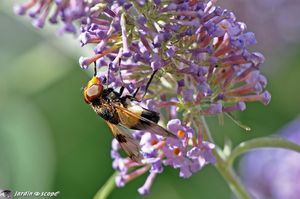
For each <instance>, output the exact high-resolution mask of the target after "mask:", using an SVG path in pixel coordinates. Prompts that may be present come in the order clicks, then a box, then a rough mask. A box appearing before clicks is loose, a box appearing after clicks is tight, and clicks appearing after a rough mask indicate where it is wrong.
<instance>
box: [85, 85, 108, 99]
mask: <svg viewBox="0 0 300 199" xmlns="http://www.w3.org/2000/svg"><path fill="white" fill-rule="evenodd" d="M102 90H103V86H102V84H100V83H99V84H88V86H87V87H86V88H85V89H84V91H83V94H84V100H85V101H86V103H92V102H93V101H94V100H96V99H98V98H99V97H100V96H101V94H102Z"/></svg>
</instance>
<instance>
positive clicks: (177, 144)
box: [111, 119, 215, 195]
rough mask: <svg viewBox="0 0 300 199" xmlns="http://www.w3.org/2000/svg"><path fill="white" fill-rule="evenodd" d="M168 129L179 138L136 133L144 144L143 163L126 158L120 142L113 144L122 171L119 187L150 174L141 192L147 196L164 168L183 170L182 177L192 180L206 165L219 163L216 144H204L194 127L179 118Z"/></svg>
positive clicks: (118, 180) (114, 154)
mask: <svg viewBox="0 0 300 199" xmlns="http://www.w3.org/2000/svg"><path fill="white" fill-rule="evenodd" d="M167 127H168V129H169V130H170V131H171V132H173V133H174V134H177V136H178V137H179V139H174V138H167V139H164V138H163V137H161V136H157V135H154V134H151V133H148V132H136V133H135V138H136V139H137V140H139V141H140V145H141V147H142V154H143V156H144V159H143V162H142V163H136V162H133V161H132V160H131V159H130V158H128V157H125V158H124V157H122V156H121V155H120V153H119V149H120V148H119V144H118V142H117V141H116V140H115V139H114V140H113V141H112V151H111V156H112V158H113V168H114V169H116V170H117V171H119V174H118V176H117V178H116V184H117V186H119V187H122V186H124V185H125V184H126V183H128V182H129V181H131V180H133V179H134V178H136V177H138V176H140V175H142V174H144V173H145V172H147V171H149V175H148V177H147V179H146V182H145V184H144V185H143V186H142V187H140V188H139V189H138V192H139V193H140V194H142V195H144V194H147V193H149V190H150V187H151V185H152V183H153V181H154V179H155V177H156V175H157V174H159V173H162V172H163V169H164V166H170V167H173V168H175V169H179V170H180V173H179V175H180V177H182V178H189V177H190V176H191V175H192V174H193V173H194V172H197V171H199V170H200V169H201V168H202V167H203V166H204V165H206V164H208V163H214V162H215V158H214V156H213V154H212V149H213V148H214V144H212V143H209V142H206V141H203V140H202V139H201V138H202V136H201V135H199V134H196V133H195V132H194V130H193V129H192V128H191V127H189V126H186V125H184V124H182V123H181V121H180V120H179V119H173V120H170V121H169V122H168V125H167Z"/></svg>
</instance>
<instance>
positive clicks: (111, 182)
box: [93, 172, 118, 199]
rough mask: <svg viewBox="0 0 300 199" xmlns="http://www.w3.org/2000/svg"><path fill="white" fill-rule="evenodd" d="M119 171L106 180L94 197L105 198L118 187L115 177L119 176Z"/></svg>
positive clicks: (96, 198)
mask: <svg viewBox="0 0 300 199" xmlns="http://www.w3.org/2000/svg"><path fill="white" fill-rule="evenodd" d="M117 174H118V173H117V172H114V173H113V174H112V175H111V176H110V177H109V179H108V180H107V181H106V182H105V184H104V185H103V186H102V187H101V189H99V191H98V192H97V193H96V195H95V196H94V198H93V199H105V198H107V197H108V196H109V194H110V193H111V192H112V191H113V190H114V188H115V187H116V183H115V179H116V176H117Z"/></svg>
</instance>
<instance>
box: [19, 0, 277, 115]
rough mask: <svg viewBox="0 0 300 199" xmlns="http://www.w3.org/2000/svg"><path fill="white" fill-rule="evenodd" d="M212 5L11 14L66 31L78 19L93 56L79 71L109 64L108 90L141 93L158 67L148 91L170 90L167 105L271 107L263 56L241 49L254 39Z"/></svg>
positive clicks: (208, 109) (75, 0)
mask: <svg viewBox="0 0 300 199" xmlns="http://www.w3.org/2000/svg"><path fill="white" fill-rule="evenodd" d="M215 2H216V1H215V0H211V1H208V0H206V1H205V0H185V1H184V0H176V1H173V2H172V3H170V2H169V1H153V2H152V1H145V0H142V1H126V0H123V1H101V0H91V1H83V0H55V1H53V0H28V1H27V2H26V3H24V4H22V5H17V6H16V7H15V11H16V12H17V13H18V14H25V13H26V12H27V11H28V12H29V16H31V17H33V18H34V21H33V23H34V24H35V25H36V26H38V27H42V26H43V25H44V23H45V20H46V19H47V18H49V21H50V22H51V23H56V22H57V21H59V20H60V21H62V22H63V23H64V27H63V30H64V31H67V32H75V31H76V28H75V26H74V25H73V21H75V20H77V21H79V22H80V25H81V26H80V31H81V34H80V43H81V46H85V45H86V44H93V45H94V52H95V55H93V56H91V57H81V58H80V60H79V62H80V65H81V67H82V68H87V67H88V66H89V65H90V64H91V63H93V62H96V63H97V66H98V67H99V68H107V67H109V68H110V71H111V73H107V72H106V73H103V74H102V75H103V76H106V79H108V83H109V84H110V85H111V86H113V87H118V86H121V85H123V86H125V87H126V88H127V90H128V91H129V92H130V93H132V92H133V91H134V90H135V89H136V88H141V91H142V90H143V89H145V84H146V81H147V77H149V75H150V74H151V73H152V72H153V71H154V70H158V69H159V73H158V74H157V78H155V79H154V83H153V86H152V87H150V94H153V95H151V98H155V99H156V100H159V99H160V98H161V96H160V94H161V93H169V94H170V95H168V96H169V98H168V99H165V100H166V101H170V99H171V98H172V97H177V98H180V99H178V100H179V103H178V104H177V106H178V105H182V104H188V105H189V106H192V105H193V106H197V107H200V108H201V114H203V115H207V114H218V113H221V112H231V111H236V110H244V109H245V108H246V106H245V102H253V101H260V102H262V103H263V104H268V103H269V101H270V98H271V96H270V94H269V93H268V92H267V91H264V88H265V87H266V84H267V80H266V78H265V77H264V76H263V75H261V74H260V66H261V64H262V63H263V62H264V57H263V55H262V54H260V53H258V52H250V51H248V50H247V49H246V48H247V47H248V46H249V45H253V44H255V43H256V40H255V37H254V34H253V33H252V32H247V31H246V25H245V24H244V23H242V22H238V21H237V20H236V18H235V15H234V14H233V13H232V12H230V11H228V10H225V9H222V8H220V7H218V6H216V5H215ZM51 7H52V8H51ZM50 11H53V12H50ZM99 75H101V74H99ZM107 76H109V77H107ZM175 88H176V89H175ZM154 90H155V92H154ZM157 91H158V92H157ZM172 95H173V96H172ZM180 96H181V97H180ZM164 103H165V101H164ZM173 104H174V103H173Z"/></svg>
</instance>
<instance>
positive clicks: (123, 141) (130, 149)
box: [106, 122, 143, 162]
mask: <svg viewBox="0 0 300 199" xmlns="http://www.w3.org/2000/svg"><path fill="white" fill-rule="evenodd" d="M106 123H107V125H108V126H109V128H110V129H111V132H112V134H113V136H114V137H115V138H116V140H117V141H118V142H119V144H120V146H121V148H122V149H123V150H124V151H125V153H126V154H127V155H128V157H129V158H130V159H132V160H133V161H135V162H141V160H142V159H143V157H142V155H141V154H140V150H141V148H140V145H139V143H138V142H137V141H136V140H135V139H134V138H133V137H132V136H131V135H130V134H129V133H128V132H126V130H125V129H123V128H122V127H121V126H118V125H114V124H112V123H109V122H106Z"/></svg>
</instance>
